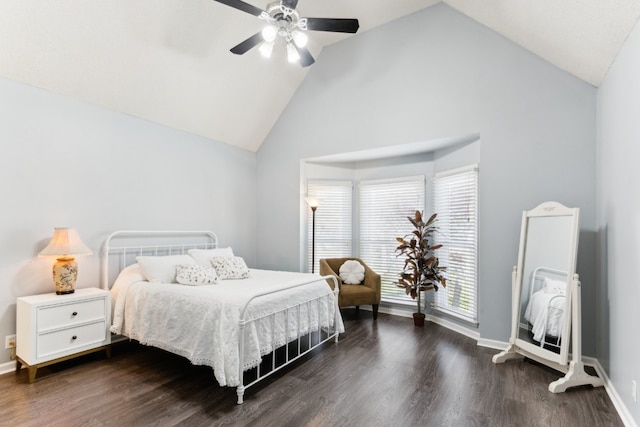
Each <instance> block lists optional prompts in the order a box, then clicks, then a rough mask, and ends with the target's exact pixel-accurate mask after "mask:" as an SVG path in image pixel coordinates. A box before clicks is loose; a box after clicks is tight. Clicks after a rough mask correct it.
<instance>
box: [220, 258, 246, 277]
mask: <svg viewBox="0 0 640 427" xmlns="http://www.w3.org/2000/svg"><path fill="white" fill-rule="evenodd" d="M211 265H212V266H213V268H215V270H216V273H218V278H219V279H220V280H227V279H248V278H249V277H250V276H251V274H250V272H249V267H247V264H245V262H244V259H242V258H241V257H239V256H214V257H212V258H211Z"/></svg>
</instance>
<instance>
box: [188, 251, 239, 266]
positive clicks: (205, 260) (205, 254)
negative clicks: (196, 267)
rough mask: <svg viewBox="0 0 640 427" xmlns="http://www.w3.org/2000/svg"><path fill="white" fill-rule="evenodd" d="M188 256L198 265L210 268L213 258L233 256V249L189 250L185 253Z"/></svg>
mask: <svg viewBox="0 0 640 427" xmlns="http://www.w3.org/2000/svg"><path fill="white" fill-rule="evenodd" d="M187 253H188V254H189V255H191V256H192V257H193V259H195V260H196V262H197V263H198V264H200V265H206V266H207V267H211V258H212V257H214V256H233V249H231V248H216V249H189V250H188V251H187Z"/></svg>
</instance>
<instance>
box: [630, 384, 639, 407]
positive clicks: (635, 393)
mask: <svg viewBox="0 0 640 427" xmlns="http://www.w3.org/2000/svg"><path fill="white" fill-rule="evenodd" d="M631 397H633V401H634V402H636V403H638V383H637V382H636V380H632V381H631Z"/></svg>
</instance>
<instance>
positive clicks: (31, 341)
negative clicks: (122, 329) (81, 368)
mask: <svg viewBox="0 0 640 427" xmlns="http://www.w3.org/2000/svg"><path fill="white" fill-rule="evenodd" d="M110 325H111V299H110V293H109V291H106V290H103V289H98V288H85V289H76V291H75V293H73V294H68V295H56V294H55V293H50V294H42V295H33V296H29V297H20V298H18V299H17V318H16V356H17V357H16V372H19V371H20V368H21V367H22V365H23V364H24V365H26V367H27V368H28V369H29V382H30V383H32V382H33V381H34V380H35V378H36V372H37V370H38V368H40V367H43V366H47V365H51V364H53V363H58V362H62V361H64V360H68V359H72V358H74V357H78V356H82V355H85V354H88V353H93V352H95V351H100V350H105V351H106V352H107V357H109V356H110V347H109V344H110V343H111V333H110V332H109V326H110Z"/></svg>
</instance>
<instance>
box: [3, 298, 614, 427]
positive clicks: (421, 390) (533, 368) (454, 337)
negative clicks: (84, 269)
mask: <svg viewBox="0 0 640 427" xmlns="http://www.w3.org/2000/svg"><path fill="white" fill-rule="evenodd" d="M343 315H344V319H345V327H346V330H347V332H346V333H345V334H343V335H342V336H341V339H340V342H339V343H337V344H334V343H327V344H325V345H324V346H323V348H322V349H321V350H320V351H314V352H312V353H311V354H310V355H308V356H305V357H303V358H302V360H301V361H300V362H299V363H296V364H294V365H293V366H291V367H288V368H285V369H284V370H283V371H282V372H280V373H276V374H275V375H273V376H272V378H270V379H267V380H265V381H264V382H263V383H259V384H258V385H256V386H254V387H251V388H249V389H248V390H247V393H246V395H245V403H244V404H243V405H236V403H235V401H236V393H235V389H233V388H227V387H219V386H218V385H217V383H216V381H215V379H214V377H213V373H212V371H211V369H209V368H207V367H203V366H193V365H191V364H190V363H189V362H188V361H187V360H185V359H183V358H181V357H178V356H175V355H172V354H170V353H167V352H164V351H162V350H158V349H155V348H151V347H145V346H141V345H138V344H136V343H127V342H125V343H120V344H117V345H114V347H113V351H112V354H113V355H112V358H111V359H105V357H104V354H102V353H96V354H92V355H87V356H84V357H81V358H79V359H75V360H70V361H67V362H64V363H61V364H59V365H52V366H48V367H46V368H42V369H41V370H38V378H37V379H36V381H35V383H33V384H29V383H28V380H27V373H26V371H25V370H23V371H22V372H20V373H19V374H17V375H16V374H7V375H2V376H0V395H1V396H2V405H0V425H12V426H40V425H60V426H111V425H117V426H148V425H149V426H177V425H180V426H244V425H252V426H296V427H297V426H367V427H368V426H392V425H393V426H550V425H553V426H569V427H573V426H622V421H621V419H620V417H619V416H618V414H617V413H616V411H615V408H614V406H613V404H612V402H611V401H610V399H609V398H608V396H607V394H606V392H605V390H604V388H602V387H600V388H597V389H593V388H591V387H582V388H578V389H574V390H570V391H569V392H567V393H561V394H553V393H550V392H549V391H548V390H547V387H548V384H549V383H550V382H551V381H553V380H555V379H557V378H558V377H559V376H560V375H559V373H557V372H555V371H553V370H551V369H549V368H547V367H544V366H541V365H539V364H536V363H534V362H530V361H513V362H508V363H506V364H502V365H494V364H493V363H491V356H492V355H493V354H494V353H496V352H497V351H493V350H490V349H486V348H480V347H478V346H477V345H476V342H475V341H474V340H472V339H469V338H467V337H464V336H462V335H459V334H457V333H455V332H452V331H450V330H447V329H445V328H443V327H440V326H438V325H435V324H430V323H427V325H425V327H424V328H416V327H414V326H413V325H412V320H411V319H406V318H398V317H394V316H389V315H385V314H382V313H380V314H379V315H378V320H377V321H376V322H374V321H373V320H372V319H371V313H368V312H363V311H361V312H360V314H359V317H358V316H356V315H355V311H354V310H349V309H347V310H344V312H343Z"/></svg>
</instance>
